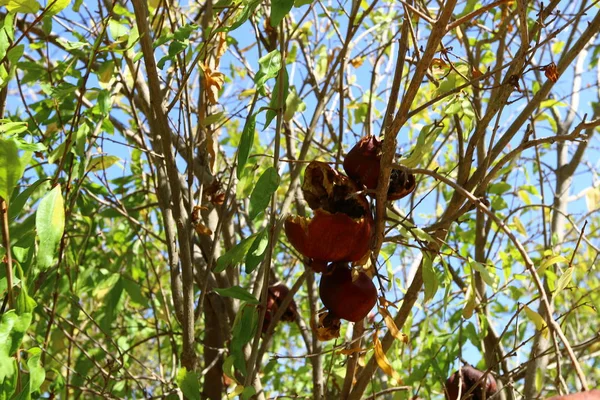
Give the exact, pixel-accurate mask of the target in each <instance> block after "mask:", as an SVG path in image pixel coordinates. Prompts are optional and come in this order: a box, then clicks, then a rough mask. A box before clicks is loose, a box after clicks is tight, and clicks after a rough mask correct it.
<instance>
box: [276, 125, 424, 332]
mask: <svg viewBox="0 0 600 400" xmlns="http://www.w3.org/2000/svg"><path fill="white" fill-rule="evenodd" d="M382 148H383V141H382V140H380V139H379V138H377V137H375V136H366V137H363V138H362V139H361V140H360V141H359V142H358V143H357V144H356V145H355V146H354V147H353V148H352V150H350V152H349V153H348V155H347V156H346V157H345V159H344V163H343V167H344V171H345V172H346V174H347V175H344V174H342V173H341V172H339V171H336V170H335V169H333V168H331V167H330V166H329V164H327V163H323V162H317V161H313V162H311V163H310V164H309V165H308V166H307V167H306V170H305V173H304V182H303V183H302V193H303V194H304V199H305V200H306V202H307V203H308V205H309V207H310V208H311V209H312V210H313V211H314V216H313V217H312V218H305V217H301V216H290V217H288V218H287V219H286V221H285V233H286V235H287V237H288V239H289V241H290V243H291V244H292V246H294V248H295V249H296V250H298V252H300V253H301V254H302V255H303V256H304V257H306V258H307V259H308V265H309V266H310V268H311V269H312V270H313V271H315V272H318V273H323V276H322V278H321V283H320V285H319V296H320V298H321V301H322V302H323V304H324V305H325V308H326V311H324V312H321V313H320V314H319V316H318V325H317V326H316V327H313V328H314V329H315V330H316V331H317V334H318V336H319V338H320V339H321V340H328V339H331V338H334V337H338V336H339V327H340V319H345V320H348V321H352V322H357V321H360V320H362V319H363V318H364V317H366V316H367V314H368V313H369V311H370V310H371V309H372V308H373V306H374V305H375V302H376V301H377V290H376V288H375V285H374V284H373V282H372V280H371V278H370V277H369V276H368V275H366V274H365V273H364V272H362V271H359V270H357V269H353V268H352V267H351V263H352V264H357V265H364V264H365V263H366V262H367V260H368V259H369V256H370V246H371V234H372V231H373V225H374V223H373V215H372V213H371V207H370V204H369V201H368V200H367V197H366V195H373V194H374V193H375V189H376V188H377V182H378V179H379V172H380V161H381V154H382ZM414 189H415V177H414V176H413V175H412V174H410V173H407V172H406V171H405V170H404V169H394V170H393V171H392V174H391V177H390V184H389V190H388V194H387V198H388V200H397V199H400V198H402V197H404V196H406V195H408V194H410V193H411V192H412V191H413V190H414Z"/></svg>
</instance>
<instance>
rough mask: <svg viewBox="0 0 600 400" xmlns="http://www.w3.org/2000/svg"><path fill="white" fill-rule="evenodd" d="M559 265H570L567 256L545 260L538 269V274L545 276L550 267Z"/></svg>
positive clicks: (555, 256)
mask: <svg viewBox="0 0 600 400" xmlns="http://www.w3.org/2000/svg"><path fill="white" fill-rule="evenodd" d="M557 263H564V264H568V263H569V260H567V258H566V257H565V256H561V255H560V254H558V255H554V256H551V257H548V258H545V259H544V261H542V263H541V264H540V266H539V267H538V269H537V273H538V274H540V275H543V274H544V272H546V269H547V268H548V267H549V266H551V265H554V264H557Z"/></svg>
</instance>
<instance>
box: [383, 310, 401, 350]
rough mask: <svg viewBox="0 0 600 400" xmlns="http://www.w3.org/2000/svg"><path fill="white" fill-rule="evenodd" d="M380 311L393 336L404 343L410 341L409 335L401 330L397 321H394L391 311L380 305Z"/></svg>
mask: <svg viewBox="0 0 600 400" xmlns="http://www.w3.org/2000/svg"><path fill="white" fill-rule="evenodd" d="M379 313H380V314H381V315H382V316H383V320H384V321H385V325H386V326H387V327H388V329H389V330H390V333H391V334H392V336H393V337H395V338H396V339H398V340H399V341H400V342H402V343H408V336H406V335H405V334H404V333H402V332H400V330H399V329H398V327H397V326H396V323H395V322H394V318H392V315H391V314H390V312H389V311H388V310H387V309H385V308H383V307H379Z"/></svg>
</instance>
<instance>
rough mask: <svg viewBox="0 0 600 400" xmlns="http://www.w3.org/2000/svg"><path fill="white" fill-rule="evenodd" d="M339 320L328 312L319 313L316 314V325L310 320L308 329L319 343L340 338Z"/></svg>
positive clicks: (312, 319)
mask: <svg viewBox="0 0 600 400" xmlns="http://www.w3.org/2000/svg"><path fill="white" fill-rule="evenodd" d="M340 326H341V322H340V319H339V318H337V317H336V316H335V315H333V314H331V313H330V312H329V311H325V310H323V311H320V312H319V313H318V314H317V323H316V324H315V322H314V318H311V319H310V327H311V328H312V330H313V331H314V332H315V333H316V335H317V339H319V341H321V342H325V341H327V340H331V339H335V338H338V337H340Z"/></svg>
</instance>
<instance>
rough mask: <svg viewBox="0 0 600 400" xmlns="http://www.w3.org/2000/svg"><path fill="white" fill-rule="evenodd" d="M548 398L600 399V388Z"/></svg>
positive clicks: (555, 399)
mask: <svg viewBox="0 0 600 400" xmlns="http://www.w3.org/2000/svg"><path fill="white" fill-rule="evenodd" d="M548 400H600V390H590V391H589V392H579V393H573V394H569V395H565V396H554V397H551V398H549V399H548Z"/></svg>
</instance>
